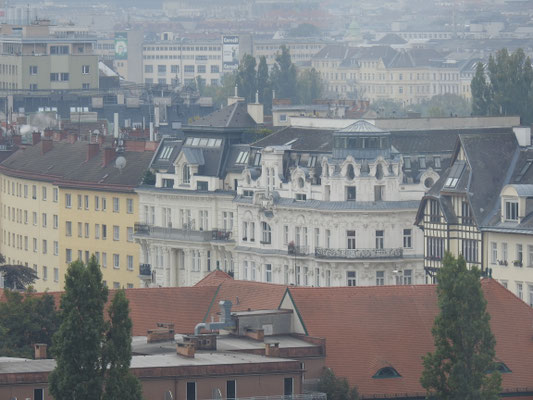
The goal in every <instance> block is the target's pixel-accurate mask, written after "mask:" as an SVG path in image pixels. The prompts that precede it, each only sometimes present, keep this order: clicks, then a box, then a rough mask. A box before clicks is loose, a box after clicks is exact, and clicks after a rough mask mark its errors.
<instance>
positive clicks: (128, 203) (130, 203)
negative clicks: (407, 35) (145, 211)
mask: <svg viewBox="0 0 533 400" xmlns="http://www.w3.org/2000/svg"><path fill="white" fill-rule="evenodd" d="M126 212H127V213H128V214H133V199H126Z"/></svg>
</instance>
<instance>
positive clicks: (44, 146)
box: [41, 138, 54, 154]
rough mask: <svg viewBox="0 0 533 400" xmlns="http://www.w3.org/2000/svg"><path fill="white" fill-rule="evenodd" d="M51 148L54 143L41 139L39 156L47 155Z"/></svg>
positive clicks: (50, 140) (47, 139)
mask: <svg viewBox="0 0 533 400" xmlns="http://www.w3.org/2000/svg"><path fill="white" fill-rule="evenodd" d="M53 147H54V142H52V139H49V138H43V140H41V154H46V153H48V152H49V151H50V150H52V148H53Z"/></svg>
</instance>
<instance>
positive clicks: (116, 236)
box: [113, 225, 120, 240]
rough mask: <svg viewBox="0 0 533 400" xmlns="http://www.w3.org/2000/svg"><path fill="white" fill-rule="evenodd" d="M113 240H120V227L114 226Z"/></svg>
mask: <svg viewBox="0 0 533 400" xmlns="http://www.w3.org/2000/svg"><path fill="white" fill-rule="evenodd" d="M113 240H120V227H119V226H117V225H113Z"/></svg>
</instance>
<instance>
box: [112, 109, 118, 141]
mask: <svg viewBox="0 0 533 400" xmlns="http://www.w3.org/2000/svg"><path fill="white" fill-rule="evenodd" d="M118 124H119V122H118V113H114V114H113V137H114V138H115V139H118Z"/></svg>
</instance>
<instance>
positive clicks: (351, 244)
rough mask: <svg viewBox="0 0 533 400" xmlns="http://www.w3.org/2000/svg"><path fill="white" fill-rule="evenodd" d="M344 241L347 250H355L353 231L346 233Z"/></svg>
mask: <svg viewBox="0 0 533 400" xmlns="http://www.w3.org/2000/svg"><path fill="white" fill-rule="evenodd" d="M346 240H347V245H346V246H347V248H348V249H355V248H356V240H355V231H346Z"/></svg>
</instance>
